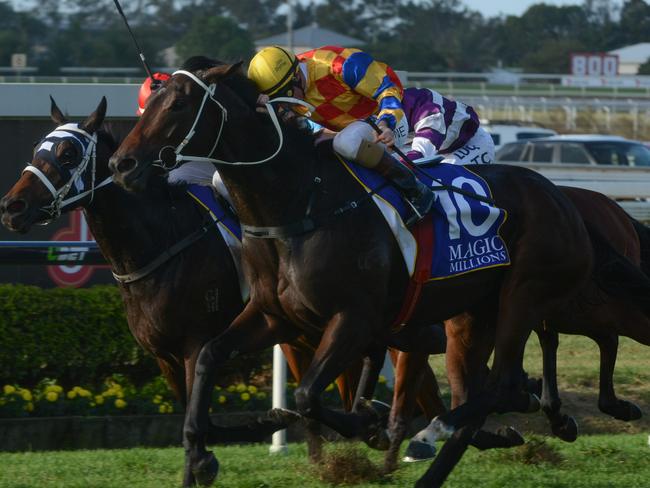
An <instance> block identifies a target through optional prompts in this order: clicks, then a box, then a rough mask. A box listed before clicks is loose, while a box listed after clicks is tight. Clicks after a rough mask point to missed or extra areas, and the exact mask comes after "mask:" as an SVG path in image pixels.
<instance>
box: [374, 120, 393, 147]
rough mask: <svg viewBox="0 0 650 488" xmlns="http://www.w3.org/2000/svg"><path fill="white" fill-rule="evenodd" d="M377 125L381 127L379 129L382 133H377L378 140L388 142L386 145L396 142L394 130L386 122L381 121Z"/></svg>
mask: <svg viewBox="0 0 650 488" xmlns="http://www.w3.org/2000/svg"><path fill="white" fill-rule="evenodd" d="M377 127H379V130H381V133H380V134H377V141H378V142H383V143H384V144H386V146H388V147H391V146H392V145H394V144H395V134H393V130H392V129H391V128H390V127H388V125H387V124H386V122H384V121H381V122H379V123H378V124H377Z"/></svg>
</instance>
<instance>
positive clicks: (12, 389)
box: [2, 385, 16, 395]
mask: <svg viewBox="0 0 650 488" xmlns="http://www.w3.org/2000/svg"><path fill="white" fill-rule="evenodd" d="M2 390H3V391H4V393H5V395H11V394H12V393H15V392H16V388H15V387H13V386H11V385H5V386H4V388H3V389H2Z"/></svg>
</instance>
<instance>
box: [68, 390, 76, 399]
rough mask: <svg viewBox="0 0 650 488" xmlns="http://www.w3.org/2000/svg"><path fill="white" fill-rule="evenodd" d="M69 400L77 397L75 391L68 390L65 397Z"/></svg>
mask: <svg viewBox="0 0 650 488" xmlns="http://www.w3.org/2000/svg"><path fill="white" fill-rule="evenodd" d="M66 396H67V397H68V398H69V399H70V400H72V399H73V398H75V397H76V396H77V392H76V391H75V390H70V391H69V392H68V394H67V395H66Z"/></svg>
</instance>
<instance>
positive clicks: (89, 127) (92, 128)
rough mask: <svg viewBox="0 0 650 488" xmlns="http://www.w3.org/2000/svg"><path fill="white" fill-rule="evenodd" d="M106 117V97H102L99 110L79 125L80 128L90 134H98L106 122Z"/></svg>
mask: <svg viewBox="0 0 650 488" xmlns="http://www.w3.org/2000/svg"><path fill="white" fill-rule="evenodd" d="M104 117H106V97H102V100H101V102H99V105H98V106H97V109H96V110H95V111H94V112H93V113H92V114H90V115H89V116H88V118H87V119H86V120H84V121H83V122H82V123H81V124H79V128H80V129H83V130H85V131H86V132H88V133H89V134H93V133H95V132H97V129H99V126H101V125H102V123H103V122H104Z"/></svg>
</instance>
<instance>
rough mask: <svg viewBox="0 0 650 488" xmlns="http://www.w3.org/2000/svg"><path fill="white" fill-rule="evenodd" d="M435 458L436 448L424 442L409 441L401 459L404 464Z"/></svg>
mask: <svg viewBox="0 0 650 488" xmlns="http://www.w3.org/2000/svg"><path fill="white" fill-rule="evenodd" d="M435 456H436V446H434V445H432V444H427V443H426V442H422V441H416V440H411V442H409V445H408V446H407V448H406V452H405V453H404V458H403V459H402V460H403V461H404V462H405V463H417V462H419V461H427V460H429V459H432V458H434V457H435Z"/></svg>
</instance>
